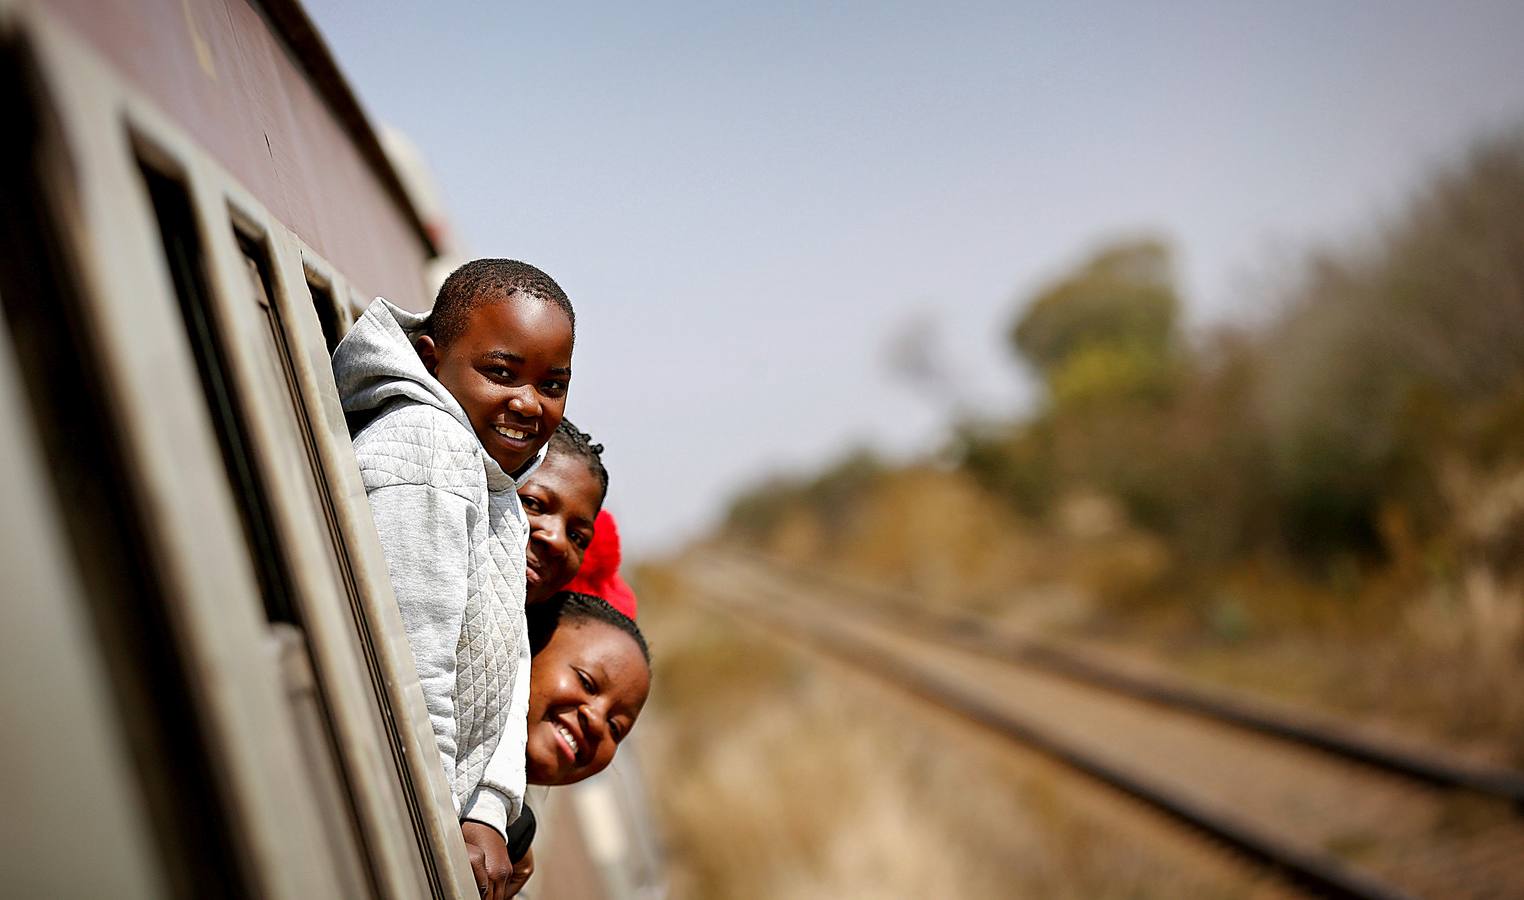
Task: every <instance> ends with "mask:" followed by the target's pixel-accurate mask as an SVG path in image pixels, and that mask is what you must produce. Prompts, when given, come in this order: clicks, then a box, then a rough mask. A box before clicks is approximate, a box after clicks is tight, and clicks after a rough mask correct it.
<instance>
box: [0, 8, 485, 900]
mask: <svg viewBox="0 0 1524 900" xmlns="http://www.w3.org/2000/svg"><path fill="white" fill-rule="evenodd" d="M0 65H3V66H4V68H5V74H4V76H3V78H0V91H3V93H4V103H5V107H4V108H5V118H6V123H7V127H8V130H9V133H10V136H9V137H8V138H7V140H6V142H5V143H4V146H5V153H6V159H5V165H4V166H3V171H0V184H3V188H0V210H3V211H0V220H3V222H4V226H3V231H0V310H3V313H4V315H3V318H0V411H3V412H4V414H5V415H6V417H7V422H8V423H9V424H10V427H9V428H6V429H3V430H0V478H3V480H4V496H5V498H6V501H7V502H6V503H5V505H4V513H3V515H4V523H5V524H4V540H3V541H0V556H3V571H4V574H5V581H6V588H5V594H6V598H5V603H4V604H3V607H0V608H3V613H0V614H3V616H4V619H3V620H0V633H3V634H4V635H5V636H6V637H5V640H6V649H5V652H4V653H3V654H0V659H3V660H4V662H3V664H0V665H3V666H4V677H3V679H0V681H3V684H4V685H5V687H4V693H3V697H4V709H5V713H6V716H7V720H8V723H9V724H8V726H7V728H8V730H7V739H6V741H5V746H6V749H5V758H4V759H5V764H6V765H5V769H4V772H5V780H6V785H7V787H8V788H9V790H8V795H9V796H8V799H9V800H10V803H9V808H8V810H7V815H6V821H7V825H6V830H7V834H6V840H5V842H4V850H3V853H4V857H3V875H0V879H3V880H0V895H4V896H17V897H44V896H61V895H64V894H69V895H74V894H78V893H81V892H85V893H98V892H104V893H106V894H108V895H109V896H113V897H161V896H185V897H191V896H196V897H200V896H220V897H239V896H269V897H290V898H311V897H338V896H377V897H395V898H403V897H420V896H437V897H475V896H476V895H477V894H476V890H475V886H474V883H473V881H472V878H471V873H470V868H469V865H468V864H467V861H466V857H465V852H464V848H463V845H462V844H461V841H460V833H459V828H458V825H457V823H456V821H455V815H454V811H453V807H452V804H451V800H450V796H449V792H448V790H447V788H446V785H445V784H444V779H443V773H442V772H441V771H440V769H439V766H438V764H437V753H436V751H435V748H434V741H433V735H432V732H431V730H430V728H429V724H428V717H427V713H426V710H425V707H424V702H423V697H422V693H421V691H420V689H419V687H418V683H417V678H416V674H415V673H414V671H413V668H412V658H411V655H410V653H409V651H408V648H407V645H406V640H405V637H403V631H402V629H401V625H400V621H399V620H398V614H397V611H396V606H395V601H394V599H393V598H392V596H391V589H390V585H389V583H388V580H387V577H386V567H385V563H384V560H383V559H382V557H381V553H380V547H379V544H378V543H377V540H376V537H375V533H374V530H373V528H372V526H371V523H370V519H369V512H368V507H367V506H366V504H365V501H364V491H363V488H362V486H361V484H360V480H359V475H358V472H357V471H356V468H355V465H354V460H353V456H352V452H351V450H350V445H349V439H348V433H347V430H346V428H345V424H344V419H343V415H342V412H341V410H340V409H339V407H338V401H337V397H336V392H335V390H334V386H333V377H332V373H331V370H330V368H329V362H328V360H329V354H330V350H331V347H332V346H333V344H334V343H336V341H337V340H338V338H339V337H340V336H341V335H342V333H343V332H344V330H345V329H346V328H347V327H348V323H349V322H350V321H351V319H352V317H353V315H354V312H355V310H357V309H358V308H359V307H360V305H362V304H363V302H364V301H365V300H366V299H368V298H369V297H370V296H373V295H374V294H378V293H380V294H385V295H386V296H388V297H391V298H394V299H395V300H397V301H398V302H400V303H402V304H404V305H406V306H409V307H411V308H414V309H422V308H425V307H426V306H427V304H428V292H427V288H426V277H427V276H426V271H427V268H428V265H429V262H430V260H431V258H432V257H433V256H434V255H435V248H434V245H433V242H432V240H431V237H430V234H429V231H428V229H427V227H426V226H425V224H424V222H423V221H422V219H421V218H420V216H419V214H418V212H417V210H416V209H415V208H414V206H413V204H412V203H411V202H410V201H409V199H408V196H407V192H406V190H405V189H404V187H403V185H402V183H401V181H400V179H399V178H398V176H397V174H396V173H395V171H394V170H393V169H392V168H391V166H390V165H389V163H388V162H387V160H386V157H385V154H384V153H383V152H382V150H381V146H380V143H379V141H378V140H377V138H376V135H375V133H374V132H373V131H372V129H371V127H370V125H369V124H368V123H367V122H366V119H365V116H364V114H363V112H362V111H361V109H360V107H359V106H358V104H357V103H356V102H355V99H354V97H353V96H352V95H351V94H350V92H349V89H348V88H347V87H346V86H345V85H344V83H343V81H342V79H341V78H340V77H339V75H338V71H337V69H336V67H335V66H334V64H333V61H332V59H331V58H330V57H329V56H328V53H327V51H326V50H325V49H324V47H323V45H322V42H321V40H320V39H319V38H318V36H317V34H316V32H315V30H314V29H313V28H312V26H311V23H310V22H309V21H308V20H307V19H306V17H305V14H304V13H303V12H302V11H301V9H300V8H299V7H298V6H297V5H295V4H294V3H289V2H277V0H268V2H253V0H140V2H136V3H131V4H128V3H120V2H107V3H99V2H91V0H50V2H45V3H34V2H13V0H5V2H0Z"/></svg>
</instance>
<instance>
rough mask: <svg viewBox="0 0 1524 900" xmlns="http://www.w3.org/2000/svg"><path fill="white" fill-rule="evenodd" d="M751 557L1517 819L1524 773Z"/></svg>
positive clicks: (1024, 659)
mask: <svg viewBox="0 0 1524 900" xmlns="http://www.w3.org/2000/svg"><path fill="white" fill-rule="evenodd" d="M753 556H754V559H755V560H756V561H757V562H759V563H761V564H763V565H766V566H767V567H768V568H770V569H772V570H774V571H779V572H784V573H786V574H787V575H788V576H789V577H792V578H797V579H800V580H801V581H807V582H811V583H814V584H816V585H819V586H823V587H827V588H829V589H832V590H835V591H844V592H847V593H851V594H856V595H858V596H860V597H876V598H878V599H880V600H889V601H890V604H889V605H890V608H885V607H884V606H882V605H879V606H877V607H875V608H873V609H871V612H872V613H873V615H875V616H876V617H878V618H879V619H881V620H882V621H884V622H885V623H886V624H889V625H891V626H892V627H894V628H896V629H897V630H900V631H902V632H907V633H911V634H914V635H915V636H917V637H923V638H925V637H931V638H934V639H936V640H939V641H941V642H942V643H946V644H950V645H952V646H957V647H959V648H961V649H965V650H969V651H972V652H976V653H979V654H981V655H984V656H987V657H990V658H993V659H1001V660H1006V661H1011V662H1017V663H1021V664H1025V665H1028V666H1031V667H1033V668H1037V669H1042V670H1045V671H1048V672H1052V673H1053V674H1056V675H1061V676H1064V677H1066V678H1069V679H1071V680H1074V681H1078V682H1081V683H1084V684H1089V685H1091V686H1094V687H1099V688H1102V689H1105V690H1109V691H1113V692H1115V693H1120V694H1124V695H1126V696H1129V697H1133V698H1136V699H1140V700H1146V701H1148V702H1151V703H1156V704H1159V705H1161V706H1167V707H1171V708H1174V709H1181V710H1185V711H1187V712H1191V713H1195V714H1197V715H1201V716H1205V717H1207V718H1211V719H1216V720H1219V721H1222V722H1226V723H1228V724H1230V725H1235V726H1237V727H1240V728H1245V729H1249V730H1252V731H1258V732H1261V733H1264V734H1268V735H1271V736H1274V737H1277V738H1280V739H1282V740H1286V741H1292V742H1295V743H1300V744H1303V745H1306V746H1309V747H1314V748H1316V749H1318V750H1321V751H1324V752H1326V753H1331V754H1333V755H1336V756H1341V757H1344V758H1347V759H1351V760H1355V761H1357V762H1360V763H1364V764H1366V765H1370V766H1375V767H1377V768H1380V769H1383V770H1385V771H1388V772H1392V773H1395V774H1398V775H1403V776H1406V777H1409V778H1413V779H1415V780H1418V781H1422V782H1424V783H1427V784H1431V785H1436V786H1439V787H1447V788H1460V789H1463V790H1468V791H1472V792H1475V793H1478V794H1484V795H1487V796H1490V797H1497V798H1500V799H1503V800H1506V801H1508V802H1509V803H1510V804H1511V805H1512V808H1513V810H1514V811H1515V813H1518V814H1521V815H1524V773H1521V772H1519V771H1518V770H1516V769H1511V768H1507V767H1505V766H1495V765H1487V764H1484V763H1476V762H1472V761H1469V760H1463V759H1458V758H1456V757H1455V756H1454V755H1453V754H1446V753H1442V752H1438V751H1434V750H1428V749H1418V748H1413V747H1405V746H1400V745H1397V744H1393V743H1389V742H1384V741H1381V740H1378V739H1375V738H1372V737H1369V736H1367V735H1363V734H1359V733H1357V732H1354V731H1352V730H1350V729H1348V728H1342V727H1339V726H1338V725H1335V724H1333V723H1328V722H1317V721H1312V720H1310V719H1305V718H1298V717H1295V716H1293V715H1290V714H1288V713H1285V712H1279V711H1272V710H1269V709H1266V708H1264V707H1262V706H1260V705H1258V704H1256V703H1255V702H1254V701H1253V700H1252V699H1248V698H1243V697H1236V696H1231V695H1229V694H1227V693H1226V692H1222V691H1214V690H1209V689H1205V688H1200V687H1194V686H1191V685H1186V684H1181V683H1178V682H1171V681H1167V680H1163V679H1159V678H1149V677H1145V676H1141V675H1137V674H1134V673H1130V672H1124V671H1122V670H1120V669H1117V668H1115V667H1113V666H1109V665H1106V664H1105V663H1101V662H1097V661H1096V660H1094V659H1089V658H1086V657H1085V656H1084V655H1082V654H1080V653H1076V652H1074V651H1071V650H1067V649H1064V648H1062V647H1059V646H1057V645H1055V644H1053V643H1051V642H1049V641H1044V640H1041V639H1038V638H1032V637H1019V636H1014V635H1009V634H1006V635H995V634H991V633H989V632H988V631H987V630H985V628H984V624H983V623H982V622H980V621H979V620H977V619H975V618H973V617H970V616H960V615H948V614H943V613H936V612H931V611H929V610H924V609H920V608H918V607H916V606H915V605H914V604H913V603H911V602H908V598H907V597H906V596H903V595H898V594H891V593H889V592H886V591H883V590H879V589H870V588H866V587H863V586H861V585H856V584H852V583H850V582H847V581H846V580H845V579H842V578H839V577H836V576H833V575H830V574H827V573H824V572H819V571H815V570H806V569H801V568H797V567H793V566H789V565H787V564H783V563H780V562H778V561H776V560H772V559H769V558H767V557H765V556H761V555H753Z"/></svg>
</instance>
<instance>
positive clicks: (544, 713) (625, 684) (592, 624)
mask: <svg viewBox="0 0 1524 900" xmlns="http://www.w3.org/2000/svg"><path fill="white" fill-rule="evenodd" d="M650 691H651V668H650V666H648V665H646V661H645V658H644V657H642V656H641V653H640V647H639V646H637V645H636V643H635V640H634V639H633V638H631V637H630V636H629V635H628V634H625V633H624V632H623V631H620V630H619V629H618V628H615V627H614V626H613V625H610V624H608V623H606V622H599V621H596V620H588V619H573V620H571V621H563V622H562V623H561V624H560V625H558V626H557V627H556V630H555V632H553V633H552V635H551V637H550V641H549V642H548V643H546V645H545V646H544V647H542V648H541V649H540V652H538V653H536V654H535V655H534V660H533V664H532V668H531V670H530V677H529V735H528V740H527V742H526V745H525V748H524V751H525V764H524V769H525V773H526V775H527V776H528V778H529V783H530V784H552V785H554V784H575V783H576V782H578V781H581V780H582V779H584V778H588V777H590V776H592V775H596V774H597V773H599V772H601V771H603V770H604V769H605V768H606V767H607V766H608V764H609V763H610V762H613V760H614V752H615V750H617V749H618V744H619V742H620V741H622V740H624V737H625V735H627V734H629V733H630V729H631V728H634V727H635V720H636V719H637V718H638V717H639V716H640V710H641V708H642V707H644V706H645V703H646V696H647V695H648V694H649V693H650Z"/></svg>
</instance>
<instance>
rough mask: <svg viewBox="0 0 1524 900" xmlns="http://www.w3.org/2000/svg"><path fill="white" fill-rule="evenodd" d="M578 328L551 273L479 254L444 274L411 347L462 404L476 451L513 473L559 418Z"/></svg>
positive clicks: (546, 438)
mask: <svg viewBox="0 0 1524 900" xmlns="http://www.w3.org/2000/svg"><path fill="white" fill-rule="evenodd" d="M575 327H576V316H575V314H574V313H573V311H572V305H571V301H570V300H568V299H567V297H566V293H565V292H564V291H562V290H561V287H560V285H558V284H556V283H555V281H554V280H552V279H551V277H550V276H549V275H546V274H545V273H544V272H541V271H540V270H539V269H536V268H535V267H534V266H531V265H529V264H528V263H521V262H518V261H516V260H511V259H478V260H474V261H472V262H468V263H466V264H465V265H463V266H461V267H460V268H459V269H456V270H455V271H454V272H453V273H451V275H450V277H449V278H446V279H445V282H444V284H443V285H442V286H440V288H439V296H438V297H437V298H436V299H435V300H434V310H433V312H432V313H430V314H429V319H428V324H427V326H426V331H425V333H424V334H422V335H420V336H419V337H418V338H417V339H416V340H415V341H414V347H415V349H417V351H418V358H419V359H421V360H423V365H424V368H426V369H428V371H429V374H430V375H432V376H434V378H435V379H437V380H438V381H439V383H440V384H441V385H443V386H444V388H445V390H447V391H449V392H450V395H451V396H452V397H454V398H455V400H456V402H457V403H459V404H460V406H461V408H462V409H463V410H465V413H466V418H467V419H469V420H470V422H471V430H472V431H474V432H475V433H476V438H477V440H479V441H481V444H482V449H484V450H485V451H487V455H488V456H490V457H492V459H493V461H495V462H496V463H497V464H498V465H499V466H501V467H502V468H503V471H504V472H507V473H509V474H510V475H516V474H517V473H519V472H521V471H522V470H523V469H524V467H525V466H527V465H529V463H530V462H532V461H533V460H534V458H535V456H536V455H537V454H539V452H540V448H541V447H544V446H545V442H546V441H549V440H550V436H551V435H552V434H553V433H554V432H555V430H556V426H557V425H559V424H560V423H561V416H562V415H563V413H564V412H565V409H566V395H567V392H568V391H569V390H570V388H571V358H572V343H573V340H574V336H575Z"/></svg>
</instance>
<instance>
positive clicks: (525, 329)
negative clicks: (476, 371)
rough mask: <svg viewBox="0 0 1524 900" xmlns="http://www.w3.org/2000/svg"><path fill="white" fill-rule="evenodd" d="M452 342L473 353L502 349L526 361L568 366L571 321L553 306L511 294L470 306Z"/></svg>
mask: <svg viewBox="0 0 1524 900" xmlns="http://www.w3.org/2000/svg"><path fill="white" fill-rule="evenodd" d="M453 343H456V344H459V345H460V346H461V347H462V348H464V349H466V350H469V351H470V352H473V353H478V352H485V351H488V350H505V351H507V352H510V353H514V354H516V355H520V356H524V357H525V358H526V359H528V358H529V357H530V356H534V357H536V358H541V357H543V358H545V361H546V362H548V363H552V364H563V365H569V364H570V362H571V353H572V326H571V320H570V319H568V318H567V317H566V313H565V311H563V310H562V309H561V308H560V307H559V306H557V305H555V304H554V303H551V302H549V301H547V300H540V299H538V298H536V297H530V296H525V295H523V294H514V295H512V296H510V297H506V298H503V299H500V300H489V301H487V302H485V303H481V304H479V305H477V306H475V307H473V308H472V309H471V310H470V311H469V312H468V313H467V314H466V321H465V327H464V328H462V329H461V333H460V336H459V337H458V338H456V340H455V341H454V342H453Z"/></svg>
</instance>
